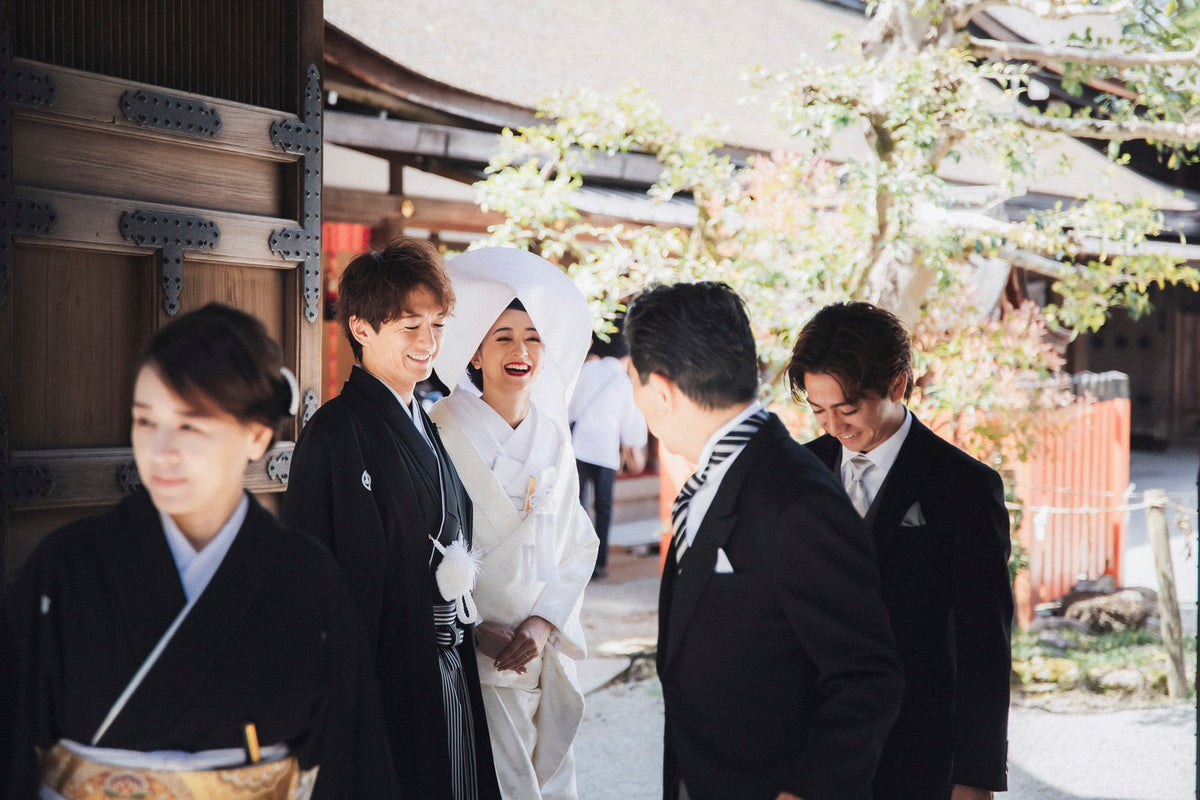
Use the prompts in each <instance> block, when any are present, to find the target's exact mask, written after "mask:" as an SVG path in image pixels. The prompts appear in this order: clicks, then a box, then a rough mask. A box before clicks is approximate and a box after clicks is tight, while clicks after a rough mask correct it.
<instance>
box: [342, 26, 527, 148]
mask: <svg viewBox="0 0 1200 800" xmlns="http://www.w3.org/2000/svg"><path fill="white" fill-rule="evenodd" d="M325 61H326V62H327V63H329V64H333V65H335V66H337V67H338V68H339V69H341V70H343V71H344V72H346V73H347V74H349V75H353V76H354V77H355V78H357V79H358V80H360V81H362V82H363V83H364V84H366V85H368V86H372V87H374V88H376V89H380V90H382V91H384V92H387V93H388V94H391V95H393V96H395V97H397V98H400V99H402V100H405V101H409V102H412V103H414V104H415V105H418V106H423V107H425V108H430V109H433V110H435V111H438V112H441V113H443V114H449V115H451V116H454V117H458V118H460V119H463V120H470V121H474V122H476V123H484V124H486V125H488V126H491V127H494V128H505V127H510V128H512V127H519V126H522V125H533V124H535V123H536V122H537V117H536V115H535V114H534V112H533V109H530V108H525V107H523V106H518V105H516V104H513V103H505V102H503V101H501V100H495V99H493V98H490V97H485V96H483V95H478V94H473V93H471V92H467V91H463V90H462V89H456V88H455V87H453V86H450V85H449V84H445V83H441V82H439V81H435V80H431V79H429V78H427V77H425V76H424V75H421V74H419V73H417V72H414V71H412V70H410V69H407V68H405V67H402V66H400V65H399V64H397V63H396V62H395V61H392V60H391V59H390V58H387V57H386V56H384V55H381V54H380V53H377V52H375V51H374V50H372V49H371V48H369V47H367V46H366V45H364V44H363V43H362V42H359V41H358V40H357V39H355V38H353V37H352V36H350V35H348V34H346V33H345V32H343V31H341V30H339V29H338V28H336V27H334V26H333V25H330V24H329V23H328V22H327V23H325Z"/></svg>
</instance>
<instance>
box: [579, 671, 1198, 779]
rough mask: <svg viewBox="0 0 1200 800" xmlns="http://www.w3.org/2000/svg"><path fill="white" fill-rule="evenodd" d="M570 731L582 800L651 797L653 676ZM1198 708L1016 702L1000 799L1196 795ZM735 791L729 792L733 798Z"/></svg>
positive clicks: (656, 697) (656, 759)
mask: <svg viewBox="0 0 1200 800" xmlns="http://www.w3.org/2000/svg"><path fill="white" fill-rule="evenodd" d="M587 703H588V706H587V712H586V714H585V716H584V719H583V724H582V726H581V727H580V730H579V735H578V737H577V738H576V740H575V760H576V763H577V764H578V768H579V796H580V798H581V800H656V799H657V798H659V797H660V796H661V788H660V787H661V780H662V777H661V776H662V772H661V770H662V714H663V705H662V692H661V690H660V689H659V685H658V682H657V681H656V680H648V681H641V682H639V683H631V684H615V685H612V686H609V687H607V688H605V689H601V690H599V691H597V692H594V693H592V694H591V695H588V698H587ZM1195 723H1196V709H1195V706H1192V705H1177V706H1167V707H1160V708H1151V709H1138V710H1128V711H1110V712H1106V713H1095V712H1092V713H1063V712H1052V711H1044V710H1042V709H1037V708H1020V707H1015V708H1013V709H1012V712H1011V713H1010V716H1009V738H1010V748H1011V749H1010V756H1009V762H1010V766H1009V791H1008V792H1007V793H1006V794H1003V795H1000V796H999V797H1000V798H1001V799H1002V800H1190V799H1191V798H1195V797H1196V788H1195V787H1196V783H1195V780H1196V768H1195V764H1196V761H1195V757H1196V739H1195V735H1196V724H1195ZM731 800H732V799H731Z"/></svg>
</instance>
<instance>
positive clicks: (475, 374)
mask: <svg viewBox="0 0 1200 800" xmlns="http://www.w3.org/2000/svg"><path fill="white" fill-rule="evenodd" d="M504 310H505V311H524V310H525V304H524V303H522V302H521V301H520V300H518V299H517V298H515V297H514V298H513V300H512V302H511V303H509V304H508V305H507V306H505V307H504ZM501 313H503V312H501ZM496 319H499V317H496ZM493 324H494V322H493ZM488 330H491V325H489V326H488ZM484 335H485V336H486V335H487V334H484ZM479 344H480V345H482V344H483V342H482V341H481V342H480V343H479ZM467 377H468V378H470V379H471V385H472V386H474V387H475V388H476V389H478V390H479V391H481V392H482V391H483V370H481V369H479V368H478V367H475V366H473V365H472V364H471V362H469V361H468V362H467Z"/></svg>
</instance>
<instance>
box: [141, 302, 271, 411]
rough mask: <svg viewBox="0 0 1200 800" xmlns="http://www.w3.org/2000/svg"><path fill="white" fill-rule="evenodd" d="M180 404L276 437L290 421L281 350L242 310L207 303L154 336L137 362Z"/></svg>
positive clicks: (255, 320)
mask: <svg viewBox="0 0 1200 800" xmlns="http://www.w3.org/2000/svg"><path fill="white" fill-rule="evenodd" d="M146 366H148V367H151V368H153V369H154V371H155V372H157V373H158V376H159V377H160V378H161V379H162V381H163V382H164V383H165V384H167V386H169V387H170V388H171V391H173V392H175V394H177V395H179V396H180V397H181V398H182V399H183V400H184V402H186V403H188V404H189V405H191V406H193V407H194V408H195V409H197V410H198V411H202V412H207V413H213V412H217V411H221V412H225V413H227V414H230V415H232V416H233V417H235V418H236V419H237V420H239V421H240V422H261V423H262V424H264V425H266V426H267V427H268V428H270V429H271V431H272V432H273V434H276V433H278V432H279V428H280V427H281V425H282V423H283V422H284V420H285V419H286V418H287V417H289V416H291V413H290V406H291V404H292V391H293V389H292V385H291V383H290V382H289V381H288V380H287V378H285V377H284V376H283V373H282V371H281V368H282V367H283V351H282V350H281V349H280V347H279V344H278V343H277V342H276V341H275V340H274V339H272V338H271V335H270V334H269V333H267V329H266V326H264V325H263V324H262V322H260V321H259V320H258V319H256V318H255V317H252V316H250V315H249V314H247V313H245V312H244V311H239V310H237V309H236V308H230V307H229V306H226V305H222V304H220V303H209V304H208V305H206V306H204V307H203V308H200V309H197V310H196V311H192V312H189V313H187V314H184V315H183V316H181V317H179V318H178V319H176V320H174V321H172V322H171V323H169V324H168V325H166V326H165V327H163V328H162V329H161V330H160V331H159V332H158V333H156V334H155V335H154V336H153V337H152V338H151V339H150V341H149V342H148V343H147V344H146V347H145V348H144V349H143V350H142V354H141V358H139V359H138V369H139V370H140V369H141V368H142V367H146Z"/></svg>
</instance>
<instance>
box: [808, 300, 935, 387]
mask: <svg viewBox="0 0 1200 800" xmlns="http://www.w3.org/2000/svg"><path fill="white" fill-rule="evenodd" d="M787 374H788V383H789V384H790V385H791V389H792V396H793V397H795V398H796V399H797V400H799V399H800V396H801V395H802V394H803V392H804V376H805V374H813V375H832V376H833V377H834V378H836V379H837V382H838V383H839V384H840V385H841V387H842V392H843V393H844V394H845V399H846V400H847V401H848V402H851V403H852V402H854V401H856V400H857V399H858V398H859V397H861V396H862V394H863V392H864V391H871V392H874V393H876V394H877V395H879V396H880V397H886V396H887V394H888V389H889V388H890V387H891V385H892V382H893V381H895V380H896V376H898V375H904V376H905V380H906V383H905V387H904V397H905V399H907V398H908V396H909V395H910V394H912V388H913V365H912V341H911V339H910V337H909V333H908V330H907V329H906V328H905V327H904V323H903V322H901V321H900V319H899V317H897V316H896V315H895V314H893V313H892V312H890V311H887V310H886V309H883V308H879V307H878V306H874V305H871V304H870V303H863V302H853V303H834V304H833V305H830V306H826V307H825V308H822V309H821V310H820V311H818V312H817V314H816V316H814V317H813V318H812V319H811V320H809V321H808V324H807V325H805V326H804V328H803V329H801V331H800V334H799V335H798V336H797V337H796V344H795V345H794V346H793V347H792V358H791V361H789V362H788V368H787Z"/></svg>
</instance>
